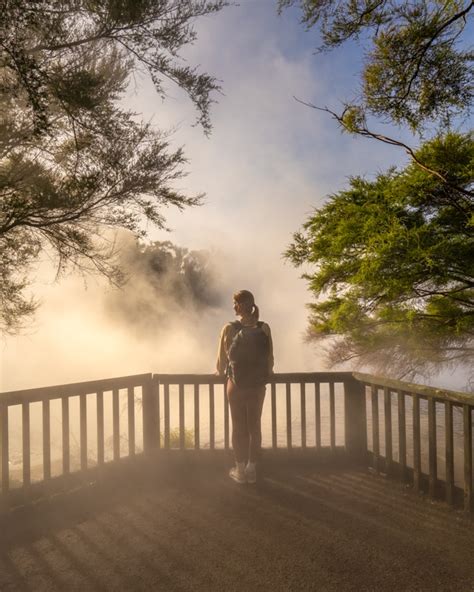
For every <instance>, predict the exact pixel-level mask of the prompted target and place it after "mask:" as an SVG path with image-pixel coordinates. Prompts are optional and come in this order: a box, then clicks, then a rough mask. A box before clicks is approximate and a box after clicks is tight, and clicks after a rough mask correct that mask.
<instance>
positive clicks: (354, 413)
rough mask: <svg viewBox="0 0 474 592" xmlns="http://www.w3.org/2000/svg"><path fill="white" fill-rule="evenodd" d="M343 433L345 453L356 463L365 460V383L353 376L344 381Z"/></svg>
mask: <svg viewBox="0 0 474 592" xmlns="http://www.w3.org/2000/svg"><path fill="white" fill-rule="evenodd" d="M344 433H345V451H346V454H347V455H348V456H349V457H350V458H351V459H352V460H353V461H354V462H357V463H365V462H366V461H367V412H366V406H365V385H364V384H363V383H362V382H359V381H358V380H356V379H355V378H349V379H347V380H345V381H344Z"/></svg>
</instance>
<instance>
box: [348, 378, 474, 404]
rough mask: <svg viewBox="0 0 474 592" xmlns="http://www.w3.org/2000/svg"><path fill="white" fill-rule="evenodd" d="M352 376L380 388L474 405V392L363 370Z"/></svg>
mask: <svg viewBox="0 0 474 592" xmlns="http://www.w3.org/2000/svg"><path fill="white" fill-rule="evenodd" d="M352 376H353V377H354V378H355V379H356V380H358V381H360V382H362V383H364V384H367V385H370V386H371V385H374V386H378V387H380V388H382V387H388V388H390V389H392V390H401V391H404V392H407V393H414V394H417V395H420V396H421V397H424V398H435V399H439V400H440V401H452V402H453V403H459V404H460V405H464V404H466V405H470V406H471V407H474V393H463V392H461V391H451V390H448V389H439V388H436V387H432V386H425V385H422V384H415V383H411V382H403V381H402V380H395V379H393V378H385V377H380V376H373V375H372V374H365V373H363V372H352Z"/></svg>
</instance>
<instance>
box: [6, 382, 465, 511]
mask: <svg viewBox="0 0 474 592" xmlns="http://www.w3.org/2000/svg"><path fill="white" fill-rule="evenodd" d="M121 401H122V404H121ZM420 402H421V405H424V404H425V403H426V405H427V425H428V429H427V437H426V438H424V437H423V435H424V434H423V429H422V428H423V425H424V424H423V422H424V421H425V416H424V415H423V413H421V411H422V410H421V408H420ZM73 403H74V409H73ZM34 405H37V406H38V405H39V406H40V409H38V408H36V409H35V411H36V414H38V412H39V419H38V420H37V421H36V422H35V425H36V424H38V423H39V424H41V448H42V450H41V454H40V455H39V457H40V460H41V463H40V464H41V466H40V474H39V475H38V467H36V469H35V470H36V473H35V475H34V477H35V478H34V479H32V465H31V458H32V445H31V434H32V430H31V426H32V422H31V414H32V408H33V406H34ZM53 405H54V406H55V410H56V411H57V413H58V415H59V418H58V424H60V425H61V429H60V446H57V445H56V454H57V453H58V449H60V462H59V463H58V462H56V463H55V465H54V467H52V456H51V450H52V431H51V419H52V406H53ZM473 407H474V397H472V396H470V395H468V394H463V393H454V392H450V391H440V390H437V389H433V388H428V387H422V386H419V385H412V384H408V383H404V382H397V381H392V380H387V379H382V378H379V377H374V376H371V375H367V374H359V373H350V372H314V373H286V374H275V375H273V376H272V379H271V381H270V383H269V387H268V388H267V397H266V401H265V407H264V414H263V420H264V421H263V430H264V444H265V446H266V447H267V448H270V449H273V450H275V449H280V448H282V449H285V450H287V451H291V452H292V453H293V454H294V452H295V450H296V449H299V450H306V452H308V453H309V454H312V451H314V453H315V454H318V453H319V452H323V453H325V454H326V453H328V454H335V453H338V454H339V457H340V456H341V454H342V455H343V457H344V458H346V459H347V460H350V461H351V462H358V463H362V464H364V465H367V464H368V463H371V464H372V467H373V468H374V470H376V471H377V472H383V473H386V474H388V475H392V476H395V477H397V478H400V479H403V480H405V481H407V480H408V481H411V482H412V484H413V486H414V488H415V490H417V491H423V490H426V491H427V492H428V493H429V495H430V496H432V497H439V496H440V495H442V496H444V497H445V498H446V500H447V501H448V503H450V504H454V503H455V502H456V500H457V498H458V497H459V495H460V493H463V497H464V507H465V509H466V510H469V511H472V509H473V495H472V446H473V439H472V413H473ZM76 408H77V411H75V410H76ZM441 408H442V409H441ZM440 409H441V411H443V412H444V423H443V429H440V428H439V426H438V429H437V425H436V418H437V417H438V419H439V417H440ZM15 413H16V415H17V416H18V420H17V424H16V425H15V426H14V427H12V426H13V424H12V417H13V415H14V414H15ZM124 413H125V417H124ZM459 413H462V418H463V421H462V437H463V447H462V451H461V452H462V462H463V484H462V489H460V488H459V487H458V484H457V482H456V479H455V459H456V458H458V457H457V456H456V449H455V446H454V440H455V436H456V434H457V431H456V430H455V429H454V426H455V422H454V419H453V418H454V415H456V414H459ZM73 420H74V421H75V422H76V423H78V430H77V431H78V434H79V441H78V443H77V448H76V450H74V451H72V450H71V441H72V440H74V438H75V436H74V430H73V429H72V427H71V424H72V422H73ZM124 420H125V421H124ZM121 423H122V424H124V425H121ZM18 424H19V425H18ZM422 424H423V425H422ZM13 431H15V432H17V433H18V434H19V433H21V457H22V458H21V479H20V478H18V475H16V479H15V482H14V483H12V482H11V470H10V465H9V463H10V456H11V455H10V450H9V449H10V439H11V436H12V432H13ZM106 431H108V432H110V434H111V435H110V438H109V439H107V438H106V437H105V435H106ZM265 440H266V442H265ZM91 445H92V446H93V448H94V450H93V451H92V452H91V450H90V446H91ZM229 447H230V413H229V406H228V402H227V397H226V393H225V384H224V381H223V379H222V378H221V377H218V376H215V375H201V374H199V375H197V374H185V375H174V374H155V375H152V374H142V375H137V376H129V377H122V378H113V379H107V380H99V381H94V382H83V383H77V384H70V385H61V386H54V387H45V388H39V389H29V390H23V391H15V392H9V393H3V394H0V475H1V484H0V494H1V495H0V500H1V499H5V498H6V497H8V496H9V495H10V494H11V493H13V490H14V491H15V492H16V493H18V492H20V494H21V495H23V497H28V495H29V494H30V492H31V491H32V489H33V487H37V486H38V485H39V486H41V485H45V484H53V485H54V483H53V482H56V481H58V480H60V479H61V478H62V477H67V476H69V475H71V474H74V475H89V473H90V471H91V470H95V471H99V472H100V471H101V469H102V468H103V467H104V466H105V465H114V464H117V463H119V462H122V460H123V459H124V458H133V457H134V456H136V455H137V454H141V453H142V452H143V453H144V454H145V455H146V454H152V453H153V454H155V453H157V451H172V450H182V451H184V450H187V449H190V448H192V449H194V450H200V449H208V450H215V449H217V448H221V449H223V450H228V449H229ZM425 448H427V457H428V469H427V471H425V472H424V471H423V462H422V461H424V458H425V456H426V455H425V456H424V455H423V452H424V451H425V450H424V449H425ZM441 448H443V451H444V453H445V463H444V465H445V471H444V475H442V474H441V473H442V472H441V471H439V466H440V464H439V458H438V456H439V454H438V453H439V451H440V450H441ZM394 453H396V454H394ZM91 457H93V458H91ZM73 459H75V465H76V466H72V460H73ZM411 459H412V460H413V462H411V464H410V462H409V460H411ZM53 468H54V471H53V470H52V469H53ZM33 481H35V483H33Z"/></svg>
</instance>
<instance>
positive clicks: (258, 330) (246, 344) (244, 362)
mask: <svg viewBox="0 0 474 592" xmlns="http://www.w3.org/2000/svg"><path fill="white" fill-rule="evenodd" d="M232 325H234V327H235V328H236V329H238V331H237V333H236V335H235V336H234V338H233V340H232V343H231V345H230V348H229V352H228V357H229V377H230V378H232V380H233V381H234V382H235V384H236V385H237V386H241V387H254V386H263V385H264V384H265V383H266V382H267V381H268V355H269V353H270V340H269V338H268V335H267V334H266V333H265V331H264V330H263V328H262V327H263V323H262V322H261V321H260V322H258V323H257V325H256V326H255V327H246V326H244V325H242V323H240V322H239V321H236V322H234V323H232Z"/></svg>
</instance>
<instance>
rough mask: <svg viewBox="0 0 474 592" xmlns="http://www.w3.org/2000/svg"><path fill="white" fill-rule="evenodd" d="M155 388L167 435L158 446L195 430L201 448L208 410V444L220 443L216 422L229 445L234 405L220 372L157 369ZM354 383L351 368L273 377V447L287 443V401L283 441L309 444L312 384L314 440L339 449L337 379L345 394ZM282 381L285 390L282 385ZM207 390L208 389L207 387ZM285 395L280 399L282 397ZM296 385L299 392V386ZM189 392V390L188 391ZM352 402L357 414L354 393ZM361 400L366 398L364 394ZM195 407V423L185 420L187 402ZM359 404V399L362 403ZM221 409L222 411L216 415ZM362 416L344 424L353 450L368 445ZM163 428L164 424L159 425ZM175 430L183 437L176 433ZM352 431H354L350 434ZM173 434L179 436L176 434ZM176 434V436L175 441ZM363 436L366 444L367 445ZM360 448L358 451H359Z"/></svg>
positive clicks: (172, 444) (177, 442)
mask: <svg viewBox="0 0 474 592" xmlns="http://www.w3.org/2000/svg"><path fill="white" fill-rule="evenodd" d="M153 382H154V389H155V390H156V392H157V395H158V396H157V416H156V418H157V424H158V426H161V427H162V428H163V430H162V431H163V438H158V435H157V436H156V446H157V447H158V448H164V449H171V448H179V449H185V448H189V447H191V446H190V443H189V441H188V442H187V441H186V440H187V437H186V435H187V434H190V433H191V434H192V436H193V442H192V447H193V448H195V449H200V448H202V437H201V436H202V433H201V432H202V430H201V423H202V418H203V415H204V414H206V419H207V420H208V421H206V423H207V425H208V434H207V439H208V441H207V442H206V444H205V447H206V448H207V447H208V448H209V449H211V450H213V449H215V448H216V446H217V443H216V425H222V426H223V438H222V442H221V444H222V446H221V447H222V448H224V449H228V448H229V445H230V428H229V405H228V401H227V396H226V385H225V383H224V381H223V379H222V378H221V377H218V376H215V375H212V374H208V375H203V374H183V375H178V374H155V375H154V377H153ZM352 384H353V379H352V374H351V373H349V372H339V373H336V372H308V373H305V372H302V373H286V374H275V375H273V376H272V379H271V380H270V382H269V386H270V396H269V397H268V396H267V401H266V403H265V405H266V406H268V405H270V413H271V424H270V433H271V448H273V449H276V448H279V447H281V446H282V445H281V444H279V443H278V428H277V419H278V411H277V409H278V407H280V410H281V408H282V407H283V411H284V414H285V418H286V425H285V426H284V428H283V429H284V432H285V433H284V436H285V443H284V444H283V447H285V448H287V449H289V450H290V449H293V448H295V447H301V448H306V447H307V444H308V433H307V424H308V421H307V419H308V418H307V404H306V403H307V400H308V396H309V393H308V387H310V388H311V391H312V392H311V394H312V396H313V402H314V404H313V405H312V409H313V411H314V416H313V418H312V421H311V424H312V425H313V426H314V436H315V438H314V443H313V446H314V447H315V448H316V449H321V448H329V449H332V450H335V448H336V409H335V400H336V385H339V386H340V387H341V389H342V390H343V392H341V393H340V395H341V398H342V395H343V393H344V392H346V391H347V390H348V388H349V387H350V385H352ZM322 385H325V387H326V390H327V397H326V399H327V401H326V402H327V409H326V415H327V416H328V418H329V442H328V444H327V446H323V445H322V439H321V434H322V429H321V425H322V424H321V419H322V415H321V386H322ZM279 386H283V387H284V389H283V392H281V391H280V389H279V388H278V387H279ZM189 389H192V397H189V394H190V393H189ZM204 391H205V392H204ZM277 391H280V392H279V395H280V396H281V397H282V398H283V401H280V402H278V399H279V398H281V397H279V396H277ZM295 391H297V392H295ZM295 394H296V395H297V398H298V404H299V405H298V406H299V409H298V410H297V411H298V414H297V415H296V414H295V410H294V401H293V399H294V398H295V397H294V396H295ZM185 395H186V396H185ZM203 395H205V398H206V408H205V409H204V404H203V399H204V397H203ZM172 397H174V398H175V401H176V405H174V406H173V405H171V403H170V400H171V399H172ZM346 399H347V400H346V402H345V403H343V406H344V405H347V406H348V408H350V409H353V414H354V417H355V413H356V408H355V407H354V406H353V405H351V401H349V399H350V397H349V396H347V397H346ZM360 400H361V401H362V399H360ZM187 406H191V407H192V412H193V420H192V422H191V425H189V423H186V421H185V416H186V408H187ZM172 407H174V409H175V411H176V414H177V421H176V423H177V428H175V430H172V421H171V417H170V410H171V408H172ZM359 407H360V405H359ZM216 414H219V417H217V421H216ZM295 420H297V423H298V426H299V427H300V429H299V432H300V434H299V441H298V442H296V441H295V438H294V434H293V425H294V423H295ZM355 425H357V426H358V432H357V435H356V434H355V432H354V427H353V426H355ZM364 426H365V424H364V423H363V421H362V420H359V423H357V424H356V423H355V422H353V423H351V424H350V425H348V426H345V428H342V432H343V433H342V434H341V436H342V438H341V439H342V440H343V441H344V438H346V439H347V437H348V441H349V443H350V448H351V450H353V451H354V450H355V448H356V447H357V446H359V449H360V450H362V448H364V450H365V446H366V444H365V432H364ZM160 432H161V430H160ZM176 434H177V435H178V437H176ZM347 434H349V436H347ZM172 435H174V436H175V437H174V438H172ZM172 440H173V441H172ZM362 441H363V442H364V444H363V445H362ZM360 450H359V451H358V452H359V453H360Z"/></svg>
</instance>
